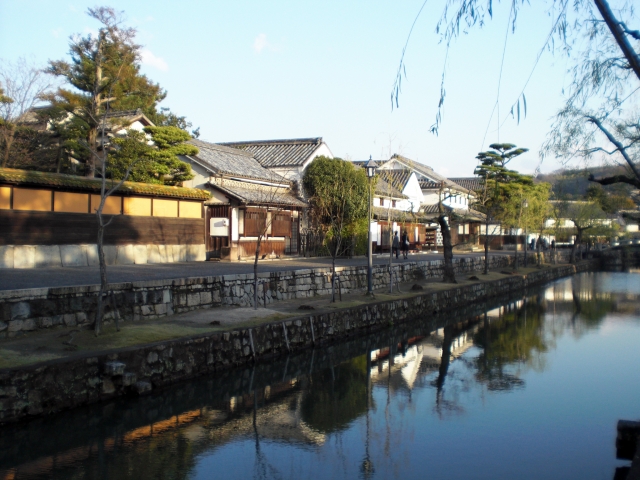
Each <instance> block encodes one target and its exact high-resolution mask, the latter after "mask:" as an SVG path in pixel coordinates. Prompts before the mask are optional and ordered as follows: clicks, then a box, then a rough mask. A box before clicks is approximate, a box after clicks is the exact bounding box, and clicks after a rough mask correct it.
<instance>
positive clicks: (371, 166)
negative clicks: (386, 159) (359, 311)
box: [364, 155, 378, 295]
mask: <svg viewBox="0 0 640 480" xmlns="http://www.w3.org/2000/svg"><path fill="white" fill-rule="evenodd" d="M377 168H378V164H377V163H376V162H374V161H373V160H372V159H371V155H369V161H368V162H367V164H366V165H365V166H364V169H365V171H366V172H367V178H368V179H369V225H368V227H367V228H368V230H369V232H368V237H367V239H368V240H367V257H368V258H367V267H368V268H367V295H373V252H372V250H373V249H372V241H371V179H372V178H373V177H374V176H375V175H376V169H377Z"/></svg>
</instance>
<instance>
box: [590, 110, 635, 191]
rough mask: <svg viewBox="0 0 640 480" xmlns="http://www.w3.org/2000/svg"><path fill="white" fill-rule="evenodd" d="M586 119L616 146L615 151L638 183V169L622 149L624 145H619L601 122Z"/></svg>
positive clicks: (594, 118) (594, 119)
mask: <svg viewBox="0 0 640 480" xmlns="http://www.w3.org/2000/svg"><path fill="white" fill-rule="evenodd" d="M586 118H587V120H588V121H589V122H591V123H593V124H594V125H595V126H596V127H598V129H599V130H600V131H601V132H602V133H604V134H605V136H606V137H607V139H608V140H609V141H610V142H611V143H613V144H614V145H615V146H616V148H617V150H618V151H619V152H620V154H621V155H622V156H623V158H624V159H625V160H626V162H627V164H628V165H629V168H631V171H632V172H633V174H634V175H635V176H636V178H637V179H638V180H639V181H640V172H638V169H637V168H636V166H635V164H634V163H633V160H632V159H631V157H630V156H629V154H628V153H627V150H626V148H625V147H624V145H622V143H620V141H618V139H617V138H616V137H614V136H613V134H612V133H611V132H609V130H607V128H606V127H605V126H604V125H602V122H601V121H600V120H598V119H597V118H596V117H594V116H590V115H588V116H587V117H586Z"/></svg>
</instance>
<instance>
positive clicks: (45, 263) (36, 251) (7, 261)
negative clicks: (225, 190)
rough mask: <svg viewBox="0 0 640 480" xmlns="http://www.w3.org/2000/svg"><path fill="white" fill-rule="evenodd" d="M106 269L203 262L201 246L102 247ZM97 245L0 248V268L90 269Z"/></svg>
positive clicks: (7, 246)
mask: <svg viewBox="0 0 640 480" xmlns="http://www.w3.org/2000/svg"><path fill="white" fill-rule="evenodd" d="M104 256H105V261H106V262H107V265H134V264H136V265H140V264H146V263H173V262H202V261H204V260H205V258H206V249H205V246H204V244H203V245H133V244H129V245H105V246H104ZM97 265H98V246H97V245H95V244H94V245H0V268H47V267H91V266H97Z"/></svg>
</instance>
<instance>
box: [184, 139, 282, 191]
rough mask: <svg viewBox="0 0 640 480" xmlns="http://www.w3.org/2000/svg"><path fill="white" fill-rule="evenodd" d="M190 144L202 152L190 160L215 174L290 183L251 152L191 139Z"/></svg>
mask: <svg viewBox="0 0 640 480" xmlns="http://www.w3.org/2000/svg"><path fill="white" fill-rule="evenodd" d="M189 143H191V144H192V145H195V146H196V147H198V149H199V150H200V151H199V153H198V154H197V155H195V156H193V157H190V158H194V159H195V160H196V161H198V160H200V163H201V164H203V166H205V167H207V168H210V169H211V170H212V171H213V172H214V173H217V174H222V175H228V176H234V177H242V178H250V179H254V180H263V181H267V182H272V183H283V184H288V183H289V182H288V181H287V180H285V179H284V178H283V177H281V176H280V175H278V174H276V173H274V172H272V171H270V170H267V169H266V168H264V167H263V166H262V165H260V163H258V161H257V160H256V159H255V158H254V157H253V155H252V154H251V153H250V152H244V151H242V150H238V149H237V148H230V147H225V146H223V145H218V144H215V143H209V142H203V141H202V140H195V139H191V140H189Z"/></svg>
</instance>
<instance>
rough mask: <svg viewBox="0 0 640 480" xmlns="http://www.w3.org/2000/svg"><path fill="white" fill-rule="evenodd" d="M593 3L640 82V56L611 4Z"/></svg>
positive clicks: (603, 1)
mask: <svg viewBox="0 0 640 480" xmlns="http://www.w3.org/2000/svg"><path fill="white" fill-rule="evenodd" d="M593 3H595V4H596V7H597V8H598V11H599V12H600V15H602V18H603V19H604V21H605V23H606V24H607V27H609V31H610V32H611V34H612V35H613V38H614V39H615V40H616V43H617V44H618V47H620V50H622V54H623V55H624V56H625V58H626V59H627V61H628V62H629V67H630V68H631V70H633V72H634V73H635V74H636V77H637V78H638V80H640V55H638V54H637V53H636V52H635V50H634V49H633V46H632V45H631V43H630V42H629V39H628V38H627V36H626V34H625V33H624V30H623V29H622V25H620V22H619V21H618V19H617V18H616V17H615V16H614V14H613V12H612V11H611V8H610V7H609V3H608V2H607V0H593Z"/></svg>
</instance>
